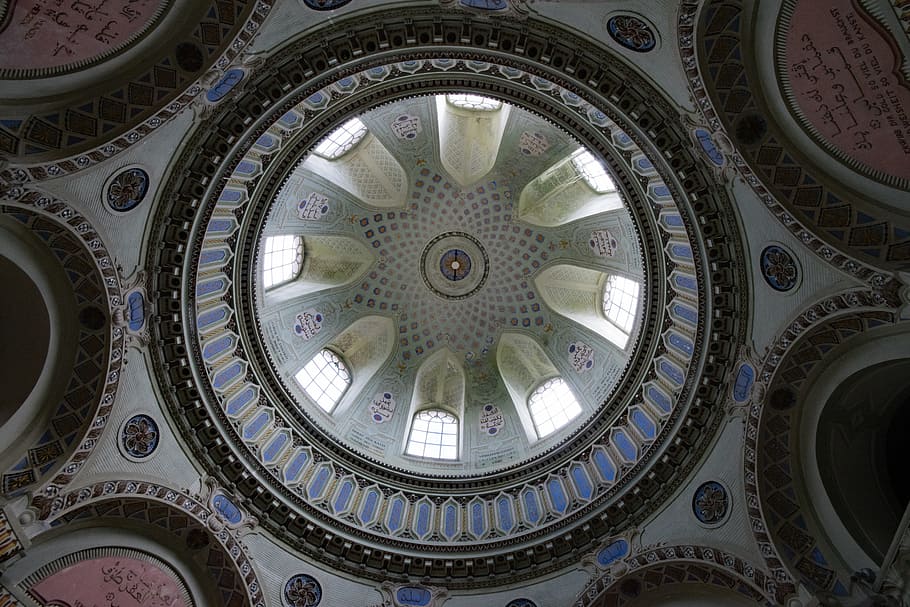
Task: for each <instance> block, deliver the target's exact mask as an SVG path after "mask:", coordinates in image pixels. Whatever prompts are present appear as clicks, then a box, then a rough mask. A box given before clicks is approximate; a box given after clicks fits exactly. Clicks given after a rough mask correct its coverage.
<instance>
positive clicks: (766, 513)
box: [746, 311, 908, 596]
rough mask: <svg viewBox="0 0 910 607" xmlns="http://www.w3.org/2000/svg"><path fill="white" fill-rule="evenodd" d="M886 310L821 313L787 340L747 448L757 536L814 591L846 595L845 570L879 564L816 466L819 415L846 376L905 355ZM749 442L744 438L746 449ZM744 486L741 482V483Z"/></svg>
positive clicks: (904, 341)
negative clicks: (815, 321) (750, 450)
mask: <svg viewBox="0 0 910 607" xmlns="http://www.w3.org/2000/svg"><path fill="white" fill-rule="evenodd" d="M893 322H894V316H893V315H892V314H891V313H890V312H886V311H860V312H852V313H849V314H840V315H836V316H834V317H832V318H827V319H824V320H823V321H822V322H820V323H819V324H817V325H816V326H814V327H812V329H811V330H808V331H804V332H802V334H801V335H800V337H799V339H796V340H795V342H794V343H793V344H792V345H790V347H789V348H788V349H787V351H786V355H785V356H784V357H783V358H782V360H781V362H780V364H779V366H778V367H777V369H776V373H775V374H774V375H773V378H772V380H771V382H770V383H769V388H768V391H767V396H766V398H765V399H764V403H763V406H762V408H761V409H760V411H758V412H756V413H755V414H753V416H750V421H749V423H750V425H753V427H755V426H757V433H756V436H757V440H756V441H754V445H753V446H752V447H751V448H754V450H755V457H754V458H753V461H754V462H755V463H754V472H752V471H751V470H750V469H749V464H748V459H747V470H746V473H747V478H748V475H749V474H754V475H755V477H756V479H757V487H756V488H755V489H753V490H755V491H757V492H758V498H759V500H760V503H761V511H758V510H756V509H755V508H750V516H752V518H753V520H761V521H762V523H761V524H762V525H766V526H767V529H768V532H767V538H765V537H763V532H762V531H761V527H755V525H753V527H754V528H756V529H758V531H757V534H758V537H757V539H758V541H764V542H769V543H771V544H772V545H773V546H774V548H775V550H776V551H777V553H778V555H780V557H781V561H782V562H783V564H784V566H785V567H787V569H788V570H789V572H790V573H791V574H792V575H793V576H794V578H796V579H797V580H799V581H801V582H802V583H803V584H805V585H806V587H807V588H809V589H810V591H813V592H818V591H821V592H830V593H833V594H834V595H836V596H847V595H849V594H850V591H849V590H848V588H849V587H850V584H849V578H850V576H851V575H852V574H853V573H854V572H856V571H859V570H860V569H863V568H867V567H869V568H873V567H874V568H877V564H876V563H875V562H874V560H873V559H872V558H870V556H869V555H867V554H866V553H865V552H864V550H863V549H862V548H861V547H860V545H859V544H858V543H857V541H856V540H855V539H854V538H853V536H852V535H851V534H850V532H849V531H848V528H847V527H848V525H847V524H845V521H844V520H842V519H841V516H840V515H839V514H838V512H837V509H836V508H835V506H834V504H833V503H832V500H831V496H829V494H828V492H827V490H826V488H825V484H824V481H823V480H822V475H821V471H820V469H819V459H818V442H817V441H818V440H819V437H818V436H817V434H818V431H819V420H820V418H821V416H822V413H823V411H824V409H825V406H826V403H828V402H829V400H830V396H831V394H832V393H834V391H835V390H836V389H837V387H838V386H840V385H841V384H842V383H843V381H844V380H845V379H848V378H849V377H850V376H851V375H853V374H854V373H856V372H857V371H861V370H864V369H866V370H868V369H870V368H874V366H875V365H876V364H879V363H882V362H886V361H888V360H894V359H901V358H906V357H907V354H908V352H907V345H906V344H907V336H906V330H902V328H899V327H890V326H889V325H891V324H892V323H893ZM759 416H760V417H759ZM748 448H750V445H749V444H748V443H747V449H748ZM748 489H749V487H748V486H747V490H748Z"/></svg>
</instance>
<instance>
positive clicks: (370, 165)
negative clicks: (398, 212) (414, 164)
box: [303, 123, 408, 208]
mask: <svg viewBox="0 0 910 607" xmlns="http://www.w3.org/2000/svg"><path fill="white" fill-rule="evenodd" d="M361 124H362V123H361ZM363 129H364V130H365V129H366V127H363ZM332 135H334V133H333V134H331V135H330V136H329V138H327V139H326V140H324V141H323V143H325V142H326V141H329V140H330V139H331V138H332ZM346 145H349V146H350V148H349V149H347V150H345V151H341V150H344V149H345V147H346ZM320 146H322V144H320ZM318 150H319V147H317V149H316V150H314V153H313V154H310V156H309V157H308V158H307V159H306V160H305V161H304V163H303V167H304V168H305V169H307V170H309V171H311V172H313V173H314V174H315V175H319V176H320V177H321V178H322V179H324V180H325V181H327V182H329V183H335V184H338V185H339V186H341V187H342V188H344V189H345V190H347V191H348V192H350V193H351V194H353V195H354V196H355V197H356V198H358V199H359V200H360V201H361V202H362V203H363V204H365V205H367V206H371V207H379V208H398V207H402V206H404V205H405V203H406V201H407V189H408V177H407V174H406V173H405V170H404V169H403V168H402V166H401V165H400V164H399V163H398V161H397V160H396V159H395V157H394V156H393V155H392V154H391V152H389V150H387V149H386V147H385V146H384V145H383V144H382V142H381V141H380V140H379V139H378V138H376V137H375V136H374V135H372V134H371V133H369V132H366V133H364V134H363V135H362V136H360V139H358V140H357V141H356V142H353V143H351V141H348V139H342V140H340V141H338V142H335V143H333V144H331V147H329V148H327V149H325V150H324V152H325V153H326V155H327V156H321V155H320V154H319V151H318ZM339 152H340V155H337V156H334V157H330V156H329V154H331V153H336V154H337V153H339Z"/></svg>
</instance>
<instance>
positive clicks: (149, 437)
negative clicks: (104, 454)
mask: <svg viewBox="0 0 910 607" xmlns="http://www.w3.org/2000/svg"><path fill="white" fill-rule="evenodd" d="M160 436H161V435H160V433H159V432H158V423H157V422H156V421H155V420H154V419H152V418H151V417H149V416H148V415H145V414H144V413H140V414H139V415H134V416H133V417H131V418H130V419H128V420H127V422H126V423H125V424H124V425H123V429H122V430H121V432H120V442H121V444H122V445H123V451H124V452H125V453H126V455H128V456H129V457H132V458H135V459H145V458H147V457H148V456H150V455H151V454H152V453H154V452H155V449H157V448H158V439H159V437H160Z"/></svg>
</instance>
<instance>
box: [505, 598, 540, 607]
mask: <svg viewBox="0 0 910 607" xmlns="http://www.w3.org/2000/svg"><path fill="white" fill-rule="evenodd" d="M506 607H537V603H535V602H534V601H532V600H531V599H515V600H514V601H509V604H508V605H506Z"/></svg>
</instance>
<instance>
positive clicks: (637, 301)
mask: <svg viewBox="0 0 910 607" xmlns="http://www.w3.org/2000/svg"><path fill="white" fill-rule="evenodd" d="M613 281H624V282H625V283H629V284H632V285H635V293H634V294H630V293H629V292H628V291H626V290H625V289H624V288H623V287H621V286H620V287H618V290H619V291H620V292H621V295H622V299H621V300H620V302H619V303H615V300H613V299H612V298H611V299H610V301H609V304H608V300H607V291H608V290H611V291H612V289H613V288H615V287H614V282H613ZM630 295H631V297H632V304H631V305H630V306H628V307H627V306H625V305H624V302H625V301H626V298H627V297H629V296H630ZM614 303H615V306H614ZM608 305H609V306H610V309H608ZM640 305H641V283H640V282H639V281H637V280H635V279H632V278H629V277H628V276H623V275H622V274H610V275H608V276H607V280H606V281H604V286H603V289H601V292H600V309H601V312H602V314H603V317H604V319H605V320H606V321H607V322H609V323H610V324H611V325H613V326H614V327H616V328H617V329H619V330H620V331H622V332H623V333H625V334H626V336H631V335H632V331H634V330H635V324H636V322H637V320H638V308H639V306H640ZM611 309H618V312H614V313H612V314H611V311H610V310H611ZM618 314H622V315H623V318H617V315H618Z"/></svg>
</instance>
